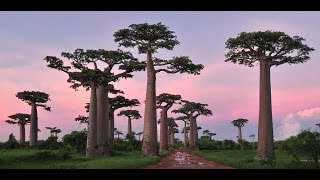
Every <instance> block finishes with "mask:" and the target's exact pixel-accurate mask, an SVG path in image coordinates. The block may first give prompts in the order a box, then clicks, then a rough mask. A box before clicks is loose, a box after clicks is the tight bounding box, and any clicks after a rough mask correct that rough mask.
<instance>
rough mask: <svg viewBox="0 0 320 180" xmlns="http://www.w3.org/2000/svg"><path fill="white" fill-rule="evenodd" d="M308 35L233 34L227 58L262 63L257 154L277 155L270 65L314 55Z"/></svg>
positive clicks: (228, 46) (234, 61)
mask: <svg viewBox="0 0 320 180" xmlns="http://www.w3.org/2000/svg"><path fill="white" fill-rule="evenodd" d="M304 40H305V39H304V38H302V37H299V36H293V37H290V36H289V35H287V34H285V33H284V32H278V31H264V32H262V31H258V32H249V33H247V32H242V33H240V34H238V36H237V37H236V38H229V39H228V40H227V42H226V48H227V49H230V51H229V52H228V53H227V54H226V58H227V59H226V60H225V62H232V63H238V64H243V65H246V66H249V67H253V66H254V64H255V62H259V65H260V98H259V100H260V103H259V126H258V150H257V156H256V158H257V159H258V160H265V159H266V158H267V157H268V158H271V159H274V147H273V125H272V107H271V82H270V69H271V67H272V66H279V65H282V64H299V63H304V62H306V61H308V60H309V59H310V57H309V53H310V52H311V51H314V49H313V48H310V47H308V46H307V45H306V44H303V43H302V41H304Z"/></svg>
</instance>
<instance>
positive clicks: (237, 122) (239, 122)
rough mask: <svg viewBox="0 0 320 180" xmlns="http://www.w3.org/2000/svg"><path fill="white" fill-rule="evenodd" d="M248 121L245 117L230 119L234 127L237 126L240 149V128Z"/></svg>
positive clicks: (241, 145)
mask: <svg viewBox="0 0 320 180" xmlns="http://www.w3.org/2000/svg"><path fill="white" fill-rule="evenodd" d="M247 122H248V120H247V119H243V118H239V119H236V120H233V121H231V124H233V125H234V126H235V127H238V142H239V143H240V147H241V150H243V143H242V132H241V128H242V127H243V126H244V125H245V124H246V123H247Z"/></svg>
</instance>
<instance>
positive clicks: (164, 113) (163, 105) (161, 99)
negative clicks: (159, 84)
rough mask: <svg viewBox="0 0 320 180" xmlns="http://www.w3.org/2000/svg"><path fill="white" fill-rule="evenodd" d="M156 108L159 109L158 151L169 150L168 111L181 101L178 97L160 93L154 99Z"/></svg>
mask: <svg viewBox="0 0 320 180" xmlns="http://www.w3.org/2000/svg"><path fill="white" fill-rule="evenodd" d="M156 100H157V101H156V103H157V108H159V109H161V112H160V114H161V115H160V151H164V150H169V148H168V132H167V131H168V123H167V118H168V110H169V109H170V108H171V107H172V105H173V104H174V103H179V101H180V100H181V96H180V95H175V94H168V93H162V94H160V95H159V96H157V99H156Z"/></svg>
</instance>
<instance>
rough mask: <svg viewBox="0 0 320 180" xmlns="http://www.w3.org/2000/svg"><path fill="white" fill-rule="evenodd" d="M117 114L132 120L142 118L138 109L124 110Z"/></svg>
mask: <svg viewBox="0 0 320 180" xmlns="http://www.w3.org/2000/svg"><path fill="white" fill-rule="evenodd" d="M117 115H118V116H126V117H128V118H129V119H130V120H132V119H140V118H141V115H140V113H139V111H137V110H122V111H120V113H119V114H117Z"/></svg>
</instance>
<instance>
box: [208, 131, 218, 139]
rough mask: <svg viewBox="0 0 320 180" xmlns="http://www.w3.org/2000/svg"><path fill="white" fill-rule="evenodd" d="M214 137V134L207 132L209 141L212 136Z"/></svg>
mask: <svg viewBox="0 0 320 180" xmlns="http://www.w3.org/2000/svg"><path fill="white" fill-rule="evenodd" d="M215 135H217V134H216V133H212V132H209V133H208V136H209V140H212V136H215Z"/></svg>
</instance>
